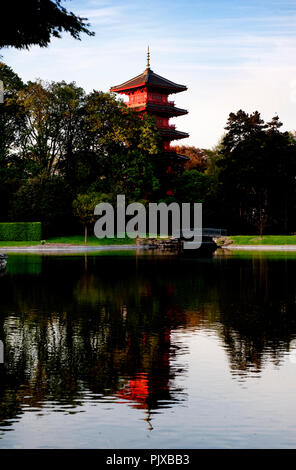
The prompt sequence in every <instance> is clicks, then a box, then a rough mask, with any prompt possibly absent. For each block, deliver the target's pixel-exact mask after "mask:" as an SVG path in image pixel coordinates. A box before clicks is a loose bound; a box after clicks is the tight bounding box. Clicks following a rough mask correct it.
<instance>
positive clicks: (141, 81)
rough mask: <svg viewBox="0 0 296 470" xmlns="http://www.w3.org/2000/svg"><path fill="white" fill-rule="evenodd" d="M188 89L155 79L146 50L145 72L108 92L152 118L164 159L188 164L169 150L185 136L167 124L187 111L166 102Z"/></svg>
mask: <svg viewBox="0 0 296 470" xmlns="http://www.w3.org/2000/svg"><path fill="white" fill-rule="evenodd" d="M186 90H187V87H186V86H184V85H178V84H177V83H174V82H171V81H170V80H167V79H166V78H163V77H161V76H160V75H157V74H156V73H154V72H153V71H152V70H151V69H150V52H149V47H148V54H147V67H146V70H145V71H144V72H143V73H141V74H140V75H138V76H137V77H134V78H132V79H131V80H128V81H127V82H124V83H122V84H121V85H117V86H113V87H112V88H110V92H114V93H120V94H123V95H127V96H128V97H129V101H128V102H127V106H128V107H129V108H134V109H135V110H136V111H137V112H139V113H141V114H148V115H150V116H154V117H155V120H156V125H157V127H158V130H159V133H160V136H161V138H162V142H163V148H164V156H165V157H167V158H168V160H169V161H170V162H171V163H173V161H175V162H176V160H179V163H180V160H183V161H185V160H188V158H187V157H185V156H182V155H178V154H177V153H176V152H175V151H174V150H173V148H172V147H171V141H172V140H177V139H184V138H185V137H189V134H187V133H186V132H181V131H177V130H176V127H175V126H174V125H171V124H170V123H169V119H170V118H171V117H176V116H183V115H184V114H187V113H188V111H186V110H185V109H181V108H177V107H176V106H175V102H174V101H169V99H168V97H169V95H171V94H173V93H180V92H181V91H186Z"/></svg>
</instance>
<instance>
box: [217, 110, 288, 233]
mask: <svg viewBox="0 0 296 470" xmlns="http://www.w3.org/2000/svg"><path fill="white" fill-rule="evenodd" d="M281 126H282V123H281V122H280V121H279V118H278V117H277V116H275V117H274V118H273V119H272V121H271V122H269V123H264V121H263V120H262V119H261V117H260V114H259V113H258V112H257V111H256V112H254V113H253V114H247V113H245V112H244V111H242V110H240V111H238V113H237V114H234V113H231V114H230V116H229V119H228V123H227V126H226V130H227V133H226V135H225V137H224V138H223V140H222V143H221V147H220V149H219V158H217V165H218V167H219V190H218V195H219V197H220V198H221V200H222V201H223V205H224V216H225V221H226V222H227V225H228V226H229V227H231V229H232V230H239V231H241V232H242V233H243V232H246V231H250V230H254V229H255V230H257V232H258V233H259V234H260V235H262V233H263V231H264V230H275V229H276V230H277V231H282V232H284V231H286V232H287V231H288V229H289V223H288V219H290V221H292V213H293V210H295V177H296V145H295V140H294V139H292V138H291V136H290V134H289V133H288V132H280V127H281ZM289 213H290V216H289ZM290 229H291V227H290Z"/></svg>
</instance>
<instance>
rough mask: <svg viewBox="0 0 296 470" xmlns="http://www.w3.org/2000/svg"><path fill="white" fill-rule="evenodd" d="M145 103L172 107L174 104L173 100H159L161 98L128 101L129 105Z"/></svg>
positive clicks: (143, 104) (142, 104)
mask: <svg viewBox="0 0 296 470" xmlns="http://www.w3.org/2000/svg"><path fill="white" fill-rule="evenodd" d="M146 104H158V105H159V106H172V107H174V106H175V102H174V101H161V100H153V99H149V100H145V99H142V100H139V101H137V100H135V101H133V102H128V106H129V107H133V106H145V105H146Z"/></svg>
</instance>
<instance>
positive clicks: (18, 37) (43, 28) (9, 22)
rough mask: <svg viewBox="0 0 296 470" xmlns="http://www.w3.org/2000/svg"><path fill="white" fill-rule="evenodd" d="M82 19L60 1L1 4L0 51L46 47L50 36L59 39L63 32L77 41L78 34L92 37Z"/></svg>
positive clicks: (84, 19)
mask: <svg viewBox="0 0 296 470" xmlns="http://www.w3.org/2000/svg"><path fill="white" fill-rule="evenodd" d="M86 20H87V18H81V17H79V16H76V15H75V14H74V13H72V12H69V11H68V10H66V8H64V7H63V6H62V5H61V0H54V1H51V0H26V1H25V2H15V1H10V2H8V1H5V2H3V5H1V30H0V48H3V47H15V48H17V49H29V47H30V46H32V45H38V46H40V47H47V46H48V44H49V43H50V40H51V38H52V37H56V38H60V37H61V33H62V32H64V31H65V32H68V33H70V34H71V36H72V37H73V38H75V39H79V40H80V34H81V33H86V34H87V35H89V36H93V35H94V33H93V32H92V31H90V30H89V29H88V27H89V26H90V25H89V23H86V22H85V21H86Z"/></svg>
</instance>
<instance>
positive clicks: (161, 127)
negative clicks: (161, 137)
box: [159, 124, 176, 130]
mask: <svg viewBox="0 0 296 470" xmlns="http://www.w3.org/2000/svg"><path fill="white" fill-rule="evenodd" d="M159 129H168V130H170V129H172V130H175V129H176V126H175V124H169V125H167V126H164V125H163V124H161V125H160V126H159Z"/></svg>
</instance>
